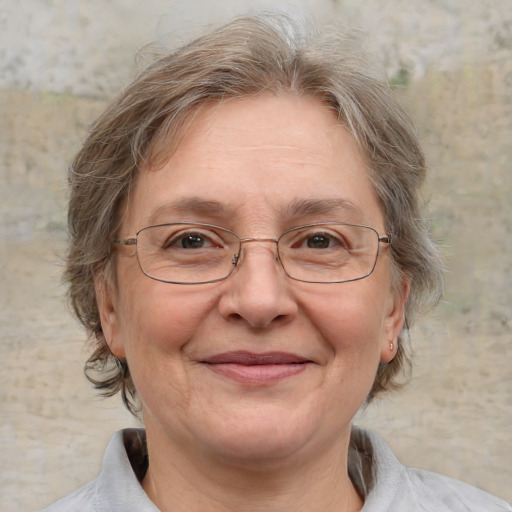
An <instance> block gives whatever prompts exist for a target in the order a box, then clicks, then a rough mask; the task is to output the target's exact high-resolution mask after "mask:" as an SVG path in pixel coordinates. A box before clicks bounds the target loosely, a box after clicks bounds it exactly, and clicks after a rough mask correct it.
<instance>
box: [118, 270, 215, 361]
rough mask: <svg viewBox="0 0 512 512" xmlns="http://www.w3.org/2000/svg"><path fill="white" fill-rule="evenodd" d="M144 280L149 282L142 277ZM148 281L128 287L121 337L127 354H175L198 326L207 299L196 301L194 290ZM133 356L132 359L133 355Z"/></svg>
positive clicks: (206, 308) (205, 311) (203, 315)
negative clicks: (176, 288) (129, 288)
mask: <svg viewBox="0 0 512 512" xmlns="http://www.w3.org/2000/svg"><path fill="white" fill-rule="evenodd" d="M145 280H146V281H149V280H148V279H147V278H145ZM173 288H174V286H173V285H170V284H167V283H158V282H156V281H149V282H144V281H142V283H139V285H137V284H136V283H134V286H132V287H131V290H130V292H129V295H126V294H125V297H126V296H128V297H129V298H128V300H127V301H125V304H124V307H123V311H122V323H123V339H124V340H125V341H126V344H127V346H126V349H127V355H128V358H129V359H130V353H131V354H133V355H135V354H137V353H139V354H141V353H143V356H144V359H152V358H153V357H157V356H158V355H159V354H163V353H165V354H169V353H177V352H179V351H181V350H182V349H183V347H184V346H186V344H187V342H188V341H189V340H190V339H191V338H192V337H193V336H194V333H195V332H196V330H197V329H198V327H199V326H200V325H201V319H202V318H204V317H205V316H206V315H207V311H208V309H209V307H210V301H209V300H208V298H207V297H203V298H202V300H199V298H198V294H197V291H194V290H189V289H185V290H183V288H181V289H180V290H175V289H173ZM132 359H134V358H133V357H132Z"/></svg>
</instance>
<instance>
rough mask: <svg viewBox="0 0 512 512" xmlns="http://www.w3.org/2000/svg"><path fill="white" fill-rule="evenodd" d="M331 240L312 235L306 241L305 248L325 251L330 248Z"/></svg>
mask: <svg viewBox="0 0 512 512" xmlns="http://www.w3.org/2000/svg"><path fill="white" fill-rule="evenodd" d="M331 242H332V240H331V239H330V238H329V237H327V236H325V235H314V236H310V237H309V238H308V239H307V242H306V244H307V246H308V248H310V249H327V248H329V247H330V246H331Z"/></svg>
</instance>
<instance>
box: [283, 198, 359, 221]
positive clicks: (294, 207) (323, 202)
mask: <svg viewBox="0 0 512 512" xmlns="http://www.w3.org/2000/svg"><path fill="white" fill-rule="evenodd" d="M282 213H283V216H284V217H285V218H294V217H302V216H308V215H328V214H332V215H340V214H342V215H349V216H350V217H355V218H357V219H361V220H362V219H363V218H364V215H363V211H362V210H361V208H359V207H358V206H356V205H355V204H354V203H353V202H352V201H349V200H348V199H342V198H332V199H295V200H293V201H292V202H291V203H290V204H289V205H288V206H287V207H286V208H285V209H284V210H283V212H282Z"/></svg>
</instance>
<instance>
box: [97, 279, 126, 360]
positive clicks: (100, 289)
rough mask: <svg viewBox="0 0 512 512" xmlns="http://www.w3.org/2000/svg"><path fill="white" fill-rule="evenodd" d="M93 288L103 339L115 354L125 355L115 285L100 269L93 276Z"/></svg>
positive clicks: (118, 355)
mask: <svg viewBox="0 0 512 512" xmlns="http://www.w3.org/2000/svg"><path fill="white" fill-rule="evenodd" d="M94 288H95V290H96V302H97V304H98V310H99V313H100V320H101V328H102V330H103V336H104V337H105V341H106V342H107V345H108V346H109V348H110V351H111V352H112V353H113V354H114V355H115V356H117V357H126V353H125V350H124V344H123V342H122V336H121V328H120V322H119V311H118V300H117V294H116V292H117V290H116V289H115V285H114V284H113V283H112V282H111V279H108V278H107V276H105V272H104V271H101V272H98V273H97V274H96V275H95V276H94Z"/></svg>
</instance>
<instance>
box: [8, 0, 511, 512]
mask: <svg viewBox="0 0 512 512" xmlns="http://www.w3.org/2000/svg"><path fill="white" fill-rule="evenodd" d="M262 4H264V5H270V4H275V2H258V3H255V2H245V3H244V2H240V1H238V2H235V1H234V0H233V1H216V2H209V1H207V0H205V1H202V2H201V1H195V2H194V1H191V2H190V1H189V2H181V1H180V2H169V1H158V0H149V1H145V2H137V1H135V0H126V1H121V0H117V1H111V2H104V1H100V0H97V1H94V0H82V1H79V0H67V1H65V0H59V1H57V0H54V1H50V0H46V1H43V0H32V1H31V0H25V1H24V0H21V1H13V0H4V1H3V2H2V3H0V221H1V223H0V226H1V227H0V230H1V233H2V236H1V241H2V243H1V244H0V361H1V363H2V366H1V381H0V382H1V386H0V442H1V444H2V459H1V460H2V464H1V470H0V471H1V477H0V509H1V510H2V511H6V512H9V511H19V510H35V509H37V508H39V507H40V506H42V505H45V504H47V503H49V502H51V501H52V500H54V499H56V498H57V497H59V496H61V495H63V494H64V493H66V492H68V491H70V490H72V489H73V488H75V487H76V486H78V485H79V484H81V483H84V482H86V481H87V480H89V479H91V478H93V477H94V476H95V475H96V474H97V472H98V469H99V466H100V462H101V456H102V452H103V448H104V445H105V443H106V441H107V440H108V438H109V436H110V435H111V433H112V432H113V431H114V430H116V429H118V428H121V427H124V426H129V425H132V424H134V420H132V419H131V418H130V417H129V415H128V413H126V412H125V411H124V410H123V409H122V407H121V406H120V400H119V399H117V398H114V399H110V400H108V401H100V400H98V399H96V398H95V396H94V393H93V391H92V390H91V389H90V387H89V385H88V384H87V383H86V382H85V379H84V377H83V376H82V365H83V362H84V360H85V358H86V354H87V348H86V346H85V344H84V342H83V338H84V336H83V334H82V332H81V330H80V329H79V328H78V326H77V325H76V324H75V323H74V321H73V320H72V319H71V317H70V316H69V314H68V311H67V309H66V307H65V305H64V303H63V299H62V296H63V289H62V287H61V286H60V284H59V274H60V264H59V261H60V257H61V254H62V251H63V247H64V240H65V197H66V183H65V168H66V163H67V162H68V161H69V159H70V158H71V156H72V155H73V153H74V151H76V150H77V148H78V147H79V143H80V140H81V139H83V137H84V134H85V131H86V128H87V124H88V123H89V122H90V121H91V120H92V119H94V117H95V116H96V115H97V114H98V113H99V112H100V111H101V109H102V108H103V107H104V105H105V103H106V98H107V97H108V96H110V95H111V94H112V92H113V91H115V90H116V89H117V88H119V87H120V86H121V84H122V83H123V82H124V81H125V80H126V79H127V77H129V76H130V73H131V72H132V70H133V54H134V53H135V50H136V49H137V47H139V46H140V45H141V44H142V43H144V42H146V41H148V40H150V39H153V38H155V37H161V36H163V35H164V34H165V33H167V32H169V31H171V33H172V36H171V37H170V39H172V38H173V37H183V36H186V35H188V34H192V33H195V32H197V30H198V27H199V26H201V25H202V24H204V23H206V22H208V21H211V20H219V19H222V18H224V17H226V16H228V15H231V14H233V13H235V12H239V11H240V10H244V9H246V8H247V7H248V6H254V5H262ZM297 5H298V2H288V4H287V7H285V8H286V9H288V10H290V11H295V10H297ZM308 5H309V9H311V11H313V12H314V13H316V15H317V17H318V18H319V19H320V20H323V19H326V18H329V17H331V18H332V17H337V18H339V19H340V20H344V21H345V22H347V23H352V24H355V25H356V26H360V27H362V28H364V29H365V30H366V31H367V32H368V34H369V37H370V40H371V41H372V43H373V46H374V47H375V49H376V51H377V52H378V54H379V58H381V60H383V62H384V63H385V65H386V68H387V70H388V72H389V74H390V76H391V77H392V78H393V79H394V80H395V81H396V82H397V83H398V84H400V85H401V93H400V94H401V95H402V97H403V99H404V101H405V102H406V103H407V104H408V105H409V107H410V109H411V112H412V114H413V117H415V119H416V120H417V123H418V127H419V130H420V132H421V136H422V139H423V142H424V145H425V149H426V152H427V155H428V158H429V161H430V166H431V168H432V172H431V177H430V180H429V182H428V183H427V186H426V187H425V196H426V197H427V198H428V200H429V203H430V206H429V208H430V214H431V218H432V225H433V228H434V231H435V233H436V235H437V236H438V237H439V238H440V239H442V241H443V245H444V249H443V250H444V252H445V254H446V256H447V266H448V268H449V273H448V274H447V293H446V301H445V302H444V303H443V304H442V305H441V306H440V307H439V308H438V310H437V311H436V312H435V313H434V314H433V315H431V316H430V317H429V319H428V320H427V321H426V322H424V323H423V324H422V325H421V326H419V327H418V328H417V329H416V330H415V332H414V336H413V342H414V344H415V349H416V366H415V369H414V374H413V379H412V382H411V384H410V385H409V387H408V389H407V390H406V391H404V392H403V393H401V394H397V395H393V396H390V397H389V398H387V399H385V400H382V401H380V402H379V403H377V404H375V405H372V406H371V407H370V408H369V409H368V410H367V411H365V412H364V413H362V414H361V417H360V418H359V419H358V421H359V422H360V423H364V424H366V425H369V426H371V427H372V428H374V429H376V430H378V431H380V432H381V433H382V434H383V435H384V436H385V437H386V438H387V439H388V441H389V442H390V443H391V445H392V446H393V447H394V449H395V450H396V453H397V454H398V455H399V457H400V458H401V459H402V460H403V461H404V462H406V463H407V464H409V465H413V466H418V467H423V468H429V469H432V470H434V471H439V472H442V473H445V474H449V475H451V476H454V477H456V478H461V479H463V480H466V481H468V482H470V483H473V484H475V485H478V486H480V487H483V488H485V489H488V490H489V491H491V492H493V493H495V494H498V495H500V496H502V497H504V498H506V499H508V500H512V484H511V482H512V168H511V166H512V164H511V162H512V2H510V0H494V1H488V2H484V1H479V2H468V1H467V0H444V1H442V0H430V1H427V0H416V1H413V0H409V1H405V0H389V1H386V2H382V1H381V0H351V1H348V0H347V1H343V0H338V1H334V0H333V1H327V0H325V1H320V0H318V1H316V2H314V1H310V2H309V3H308Z"/></svg>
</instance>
